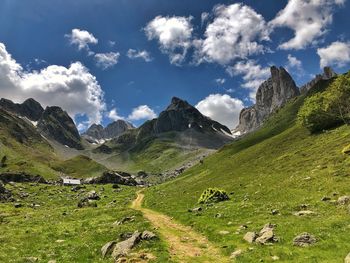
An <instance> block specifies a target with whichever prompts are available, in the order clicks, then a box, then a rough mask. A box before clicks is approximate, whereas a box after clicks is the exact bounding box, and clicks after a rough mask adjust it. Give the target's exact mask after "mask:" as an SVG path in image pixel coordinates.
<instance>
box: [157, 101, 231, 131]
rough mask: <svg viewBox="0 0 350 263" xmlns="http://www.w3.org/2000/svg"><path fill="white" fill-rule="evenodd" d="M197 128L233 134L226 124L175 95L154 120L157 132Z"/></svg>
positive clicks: (198, 129)
mask: <svg viewBox="0 0 350 263" xmlns="http://www.w3.org/2000/svg"><path fill="white" fill-rule="evenodd" d="M191 128H192V129H195V130H197V131H199V132H211V133H215V132H221V133H224V132H226V133H228V134H231V131H230V129H229V128H227V127H226V126H224V125H222V124H220V123H218V122H217V121H214V120H211V119H210V118H208V117H206V116H204V115H202V114H201V113H200V112H199V111H198V110H197V109H196V108H195V107H193V106H192V105H190V104H189V103H188V102H187V101H184V100H181V99H179V98H176V97H173V98H172V100H171V104H170V105H169V106H168V107H167V108H166V110H165V111H163V112H161V113H160V114H159V117H158V118H157V119H155V121H154V122H153V127H152V131H153V132H154V133H156V134H159V133H163V132H169V131H180V132H181V131H185V130H187V129H191Z"/></svg>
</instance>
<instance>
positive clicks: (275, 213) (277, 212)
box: [271, 209, 280, 215]
mask: <svg viewBox="0 0 350 263" xmlns="http://www.w3.org/2000/svg"><path fill="white" fill-rule="evenodd" d="M279 213H280V212H279V211H278V210H277V209H272V210H271V215H278V214H279Z"/></svg>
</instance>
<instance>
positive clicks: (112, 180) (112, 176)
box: [83, 171, 142, 186]
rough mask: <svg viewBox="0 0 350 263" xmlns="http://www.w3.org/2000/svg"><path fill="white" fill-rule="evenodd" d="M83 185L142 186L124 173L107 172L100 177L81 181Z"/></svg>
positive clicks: (131, 176)
mask: <svg viewBox="0 0 350 263" xmlns="http://www.w3.org/2000/svg"><path fill="white" fill-rule="evenodd" d="M83 183H85V184H122V185H130V186H135V185H139V184H142V182H141V181H138V180H136V177H135V176H133V175H131V174H128V173H125V172H116V171H108V172H104V173H103V174H102V175H101V176H98V177H92V178H87V179H85V180H84V181H83Z"/></svg>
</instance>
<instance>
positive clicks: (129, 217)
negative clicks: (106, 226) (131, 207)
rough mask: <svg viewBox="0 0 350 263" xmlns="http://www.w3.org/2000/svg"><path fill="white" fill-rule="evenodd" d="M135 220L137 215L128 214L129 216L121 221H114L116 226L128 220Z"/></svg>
mask: <svg viewBox="0 0 350 263" xmlns="http://www.w3.org/2000/svg"><path fill="white" fill-rule="evenodd" d="M134 220H135V216H127V217H124V218H123V219H122V220H120V221H116V222H114V223H113V225H114V226H120V225H122V224H124V223H126V222H133V221H134Z"/></svg>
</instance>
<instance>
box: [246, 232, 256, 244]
mask: <svg viewBox="0 0 350 263" xmlns="http://www.w3.org/2000/svg"><path fill="white" fill-rule="evenodd" d="M257 237H258V235H257V234H256V233H255V232H247V233H246V234H245V235H244V237H243V239H244V240H245V241H247V242H248V243H254V242H255V239H256V238H257Z"/></svg>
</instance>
